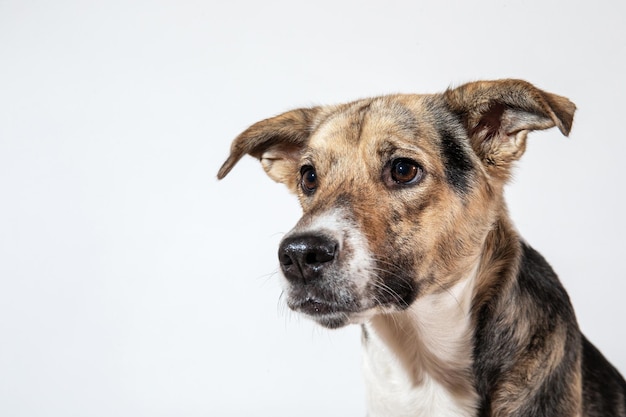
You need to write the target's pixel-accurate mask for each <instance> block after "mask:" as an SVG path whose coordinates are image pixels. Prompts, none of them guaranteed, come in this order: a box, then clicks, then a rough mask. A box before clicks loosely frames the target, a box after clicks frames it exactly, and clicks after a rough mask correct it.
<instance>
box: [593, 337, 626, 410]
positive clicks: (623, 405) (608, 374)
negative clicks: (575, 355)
mask: <svg viewBox="0 0 626 417" xmlns="http://www.w3.org/2000/svg"><path fill="white" fill-rule="evenodd" d="M582 348H583V351H582V358H583V366H582V371H583V375H582V376H583V410H584V415H585V416H586V417H604V416H624V415H626V382H624V378H622V376H621V375H620V374H619V372H618V371H617V370H616V369H615V368H614V367H613V366H612V365H611V364H610V363H609V362H608V361H607V360H606V359H605V358H604V356H602V353H600V352H599V351H598V349H596V347H595V346H593V345H592V344H591V343H590V342H589V341H588V340H587V338H585V337H584V336H583V339H582Z"/></svg>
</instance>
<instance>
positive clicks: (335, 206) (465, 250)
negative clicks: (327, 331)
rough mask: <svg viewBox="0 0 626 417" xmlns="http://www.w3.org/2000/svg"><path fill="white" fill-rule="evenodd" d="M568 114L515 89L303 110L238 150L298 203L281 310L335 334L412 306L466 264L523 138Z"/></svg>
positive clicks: (271, 122) (288, 239)
mask: <svg viewBox="0 0 626 417" xmlns="http://www.w3.org/2000/svg"><path fill="white" fill-rule="evenodd" d="M573 112H574V106H573V104H572V103H571V102H569V101H568V100H567V99H565V98H562V97H559V96H555V95H552V94H549V93H545V92H543V91H540V90H538V89H536V88H534V87H533V86H531V85H530V84H528V83H525V82H522V81H513V80H503V81H496V82H481V83H472V84H466V85H464V86H461V87H459V88H457V89H454V90H448V91H446V92H445V93H444V94H440V95H421V96H418V95H396V96H385V97H378V98H373V99H365V100H360V101H356V102H353V103H349V104H345V105H340V106H332V107H315V108H309V109H298V110H294V111H291V112H287V113H284V114H282V115H279V116H276V117H274V118H272V119H267V120H264V121H261V122H259V123H257V124H255V125H253V126H252V127H250V128H249V129H248V130H246V131H245V132H244V133H242V134H241V135H240V136H239V137H238V138H237V139H236V140H235V142H234V143H233V146H232V149H231V156H230V157H229V159H228V160H227V161H226V162H225V163H224V165H223V167H222V169H221V170H220V173H219V174H218V177H219V178H222V177H224V176H225V175H226V174H227V173H228V172H229V171H230V169H231V168H232V166H233V165H234V164H235V163H236V162H237V161H238V160H239V158H241V156H242V155H244V154H246V153H249V154H251V155H253V156H255V157H258V158H259V159H260V160H261V163H262V164H263V167H264V169H265V171H266V172H267V173H268V175H269V176H270V177H271V178H273V179H274V180H276V181H279V182H282V183H284V184H285V185H286V186H287V187H288V188H289V189H290V190H291V191H292V192H294V193H296V194H297V195H298V197H299V200H300V203H301V205H302V209H303V216H302V218H301V219H300V221H299V222H298V224H297V225H296V226H295V227H294V228H293V229H292V230H291V231H290V232H289V233H287V235H286V236H285V237H284V238H283V240H282V242H281V244H280V248H279V254H278V255H279V261H280V265H281V270H282V272H283V276H284V278H285V284H286V289H285V292H286V300H287V304H288V305H289V307H290V308H292V309H294V310H296V311H299V312H302V313H304V314H306V315H307V316H309V317H311V318H313V319H314V320H316V321H317V322H318V323H320V324H322V325H323V326H326V327H330V328H335V327H340V326H343V325H345V324H348V323H358V322H363V321H365V320H367V319H368V318H370V317H371V316H373V315H375V314H380V313H386V312H391V311H398V310H402V309H406V308H408V307H409V306H410V305H411V304H412V303H413V302H414V301H415V300H416V299H418V298H419V297H422V296H424V295H426V294H431V293H434V292H438V291H446V290H448V288H449V287H451V286H452V285H453V284H455V283H456V282H457V281H458V280H460V279H462V278H463V277H466V276H468V275H469V274H470V273H471V271H472V269H473V268H475V266H476V264H477V262H478V258H479V254H480V253H481V248H482V245H483V243H484V241H485V237H486V234H487V232H488V231H489V230H490V228H491V225H492V223H493V221H494V219H495V217H496V215H497V214H498V210H501V209H502V207H503V206H502V200H501V199H502V185H503V184H504V182H505V181H506V179H507V178H508V175H509V171H510V165H511V163H512V162H513V161H515V160H517V159H518V158H519V156H521V154H522V153H523V151H524V148H525V139H526V134H527V132H528V131H529V130H534V129H545V128H549V127H552V126H555V125H557V126H558V127H559V128H560V129H561V131H562V132H563V133H564V134H567V133H568V132H569V129H570V126H571V121H572V117H573Z"/></svg>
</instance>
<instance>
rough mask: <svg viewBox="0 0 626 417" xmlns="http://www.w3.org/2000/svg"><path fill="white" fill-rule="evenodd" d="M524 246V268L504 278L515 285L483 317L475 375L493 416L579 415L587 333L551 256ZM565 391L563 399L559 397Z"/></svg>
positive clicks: (479, 317)
mask: <svg viewBox="0 0 626 417" xmlns="http://www.w3.org/2000/svg"><path fill="white" fill-rule="evenodd" d="M519 248H520V252H519V258H518V261H519V262H518V265H517V268H513V269H512V270H510V275H509V276H501V277H499V278H498V279H500V280H504V281H507V280H508V283H507V284H506V285H502V286H501V287H500V288H501V291H498V292H496V293H494V296H493V297H492V298H491V299H489V300H486V301H485V302H484V304H483V305H482V306H481V308H480V309H478V311H476V315H477V317H476V333H475V344H474V346H475V348H474V357H475V362H474V369H475V373H476V380H477V388H478V391H479V395H480V396H481V398H482V408H483V409H484V410H490V412H488V413H487V414H486V415H491V414H492V413H494V412H496V411H500V412H502V415H541V414H542V412H541V410H544V411H545V410H551V411H553V413H552V414H549V415H555V416H557V415H564V416H565V415H576V411H577V410H579V409H580V401H579V400H577V398H579V397H580V391H581V382H582V381H581V378H580V371H579V369H580V367H579V363H580V359H581V348H580V346H581V334H580V331H579V329H578V325H577V323H576V317H575V314H574V310H573V307H572V305H571V303H570V300H569V297H568V295H567V292H566V291H565V289H564V288H563V285H562V284H561V282H560V281H559V279H558V277H557V275H556V273H555V272H554V271H553V269H552V268H551V267H550V265H549V264H548V263H547V261H546V260H545V259H544V258H543V256H541V254H539V253H538V252H537V251H535V250H534V249H533V248H532V247H530V246H529V245H528V244H526V243H524V242H520V245H519ZM487 341H490V343H487ZM572 382H574V383H572ZM557 388H558V389H557ZM559 391H560V392H562V393H563V395H561V396H559V397H555V396H554V395H553V393H554V392H559ZM528 395H531V396H532V397H533V398H535V401H527V398H528ZM496 414H497V413H496Z"/></svg>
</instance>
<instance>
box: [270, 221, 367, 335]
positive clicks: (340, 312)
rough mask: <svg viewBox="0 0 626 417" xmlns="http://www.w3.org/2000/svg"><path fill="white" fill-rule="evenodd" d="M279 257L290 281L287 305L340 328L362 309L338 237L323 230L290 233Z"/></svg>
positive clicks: (283, 270)
mask: <svg viewBox="0 0 626 417" xmlns="http://www.w3.org/2000/svg"><path fill="white" fill-rule="evenodd" d="M278 258H279V261H280V267H281V269H282V272H283V275H284V277H285V279H286V281H287V284H288V288H287V305H288V306H289V308H291V309H292V310H295V311H298V312H301V313H304V314H306V315H307V316H309V317H310V318H312V319H314V320H315V321H317V322H318V323H320V324H321V325H323V326H326V327H329V328H337V327H340V326H343V325H345V324H347V323H348V321H349V319H350V318H351V317H352V316H353V315H354V314H355V313H358V312H359V311H360V302H359V300H358V296H357V295H356V294H355V293H354V292H353V291H352V290H351V284H350V282H349V279H348V278H347V277H346V274H345V271H344V270H343V269H342V267H341V264H342V262H341V260H340V258H341V254H340V245H339V243H338V242H337V240H335V239H333V238H332V237H329V236H327V235H325V234H322V233H319V232H315V233H314V232H306V233H299V234H295V235H293V236H287V237H286V238H285V239H284V240H283V241H282V242H281V244H280V247H279V249H278Z"/></svg>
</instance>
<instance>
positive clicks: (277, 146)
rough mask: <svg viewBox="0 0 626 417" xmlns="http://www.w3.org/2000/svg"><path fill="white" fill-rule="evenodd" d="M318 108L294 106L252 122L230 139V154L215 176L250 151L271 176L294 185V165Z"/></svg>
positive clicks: (221, 176) (295, 169)
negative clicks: (287, 110)
mask: <svg viewBox="0 0 626 417" xmlns="http://www.w3.org/2000/svg"><path fill="white" fill-rule="evenodd" d="M319 110H320V108H319V107H312V108H302V109H296V110H292V111H289V112H286V113H283V114H280V115H278V116H275V117H272V118H269V119H265V120H262V121H260V122H258V123H255V124H253V125H252V126H250V127H249V128H248V129H246V130H245V131H244V132H243V133H241V134H240V135H239V136H237V138H236V139H235V140H234V141H233V143H232V145H231V148H230V156H229V157H228V159H226V162H224V164H223V165H222V167H221V168H220V170H219V172H218V174H217V178H218V179H220V180H221V179H222V178H224V177H225V176H226V175H227V174H228V173H229V172H230V170H231V169H232V168H233V166H235V164H236V163H237V162H238V161H239V159H241V157H242V156H244V155H245V154H249V155H252V156H254V157H255V158H258V159H259V160H260V161H261V165H263V169H265V172H266V173H267V175H269V176H270V178H272V179H273V180H274V181H277V182H281V183H284V184H285V185H287V186H288V187H289V188H293V186H294V184H292V183H294V181H293V180H294V179H295V174H294V173H295V172H296V171H297V168H298V167H297V166H296V165H297V163H298V161H299V159H300V155H301V153H302V151H303V149H304V147H305V146H306V144H307V142H308V140H309V136H310V135H311V131H312V129H313V125H314V121H315V116H316V115H317V114H318V112H319ZM292 191H293V190H292Z"/></svg>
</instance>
